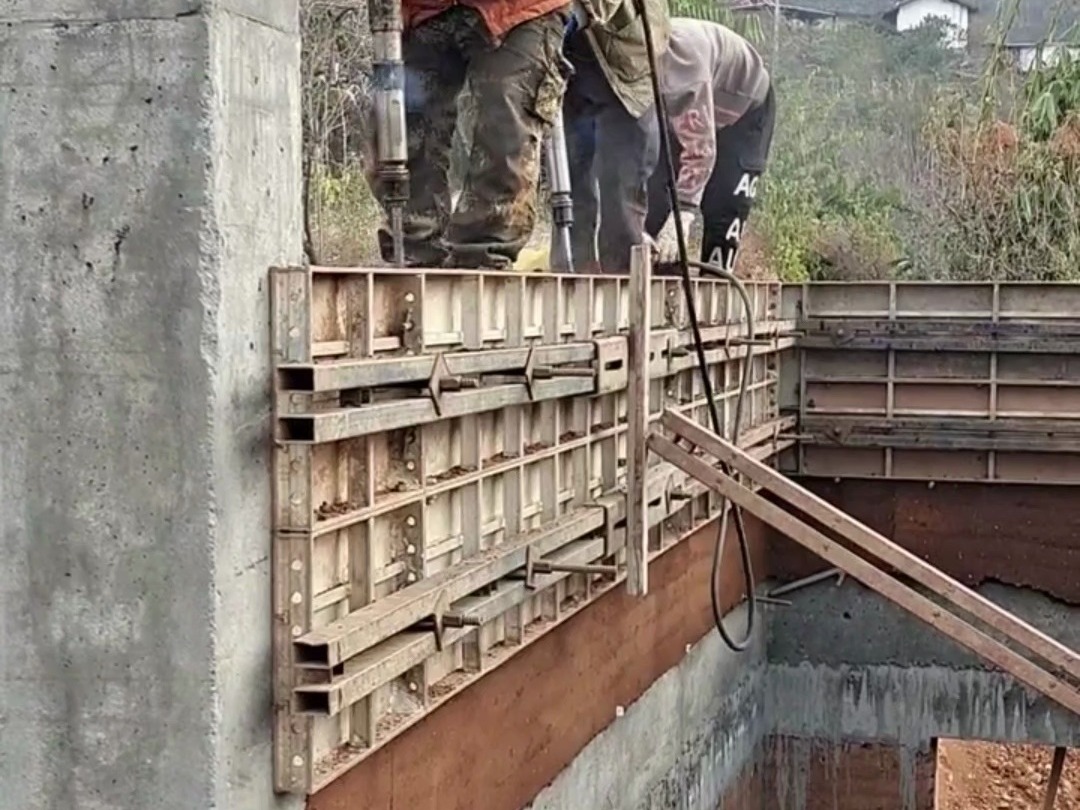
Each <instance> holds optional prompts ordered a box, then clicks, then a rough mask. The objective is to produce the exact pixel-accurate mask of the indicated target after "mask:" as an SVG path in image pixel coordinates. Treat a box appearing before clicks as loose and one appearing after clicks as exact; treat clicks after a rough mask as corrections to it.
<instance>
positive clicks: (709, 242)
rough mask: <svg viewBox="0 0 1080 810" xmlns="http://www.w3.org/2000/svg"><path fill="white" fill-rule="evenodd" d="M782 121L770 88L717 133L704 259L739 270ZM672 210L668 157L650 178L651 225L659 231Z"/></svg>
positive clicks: (705, 200)
mask: <svg viewBox="0 0 1080 810" xmlns="http://www.w3.org/2000/svg"><path fill="white" fill-rule="evenodd" d="M775 122H776V99H775V97H774V96H773V91H772V88H771V87H770V88H769V92H768V94H767V95H766V96H765V100H764V101H763V102H762V103H761V104H760V105H758V106H757V107H756V108H754V109H752V110H750V111H748V112H747V113H746V115H744V116H743V117H742V118H740V119H739V120H738V121H736V122H735V123H734V124H732V125H731V126H729V127H725V128H724V129H721V130H718V131H717V133H716V165H715V166H714V167H713V172H712V175H711V176H710V177H709V182H708V183H707V184H706V185H705V194H704V196H702V198H701V217H702V220H703V223H704V233H703V234H702V238H701V261H703V262H709V263H710V264H719V265H720V266H722V267H724V268H726V269H728V270H733V269H734V267H735V259H736V256H737V254H738V252H739V242H740V240H741V238H742V234H743V231H744V230H745V229H746V220H747V219H748V218H749V216H750V209H751V208H752V207H753V205H754V198H755V197H756V196H757V185H758V178H759V177H761V173H762V172H763V171H764V170H765V164H766V163H767V162H768V159H769V147H770V146H771V145H772V136H773V126H774V124H775ZM671 146H672V149H673V151H674V153H673V154H672V158H673V159H674V162H675V171H676V173H678V171H679V156H680V153H681V150H680V149H679V145H678V141H676V140H675V136H674V134H673V135H672V137H671ZM670 214H671V200H670V198H669V197H668V189H667V171H666V169H665V166H664V162H663V161H660V165H659V166H658V167H657V169H656V171H654V172H653V174H652V177H651V178H650V179H649V214H648V217H646V220H645V230H646V231H648V233H649V235H650V236H652V237H655V236H656V235H657V234H658V233H659V232H660V229H661V228H663V227H664V223H665V222H667V219H668V216H669V215H670Z"/></svg>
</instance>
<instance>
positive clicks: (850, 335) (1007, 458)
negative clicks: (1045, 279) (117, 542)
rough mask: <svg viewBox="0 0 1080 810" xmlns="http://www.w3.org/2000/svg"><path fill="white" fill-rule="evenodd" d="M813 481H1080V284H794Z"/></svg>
mask: <svg viewBox="0 0 1080 810" xmlns="http://www.w3.org/2000/svg"><path fill="white" fill-rule="evenodd" d="M783 311H784V314H785V317H789V318H793V319H795V320H797V322H798V329H799V340H798V343H799V349H798V352H797V354H796V355H795V356H794V357H792V358H791V361H789V364H788V365H785V368H784V369H783V378H784V379H783V383H782V389H783V390H782V394H781V398H782V400H783V404H784V406H785V411H786V412H789V413H797V414H798V417H799V433H800V439H801V441H800V444H799V450H798V452H797V453H796V454H789V458H790V459H792V460H793V462H792V463H791V464H788V465H786V466H785V468H784V469H786V470H788V471H790V472H797V473H799V474H802V475H807V476H822V477H845V478H852V477H855V478H858V477H866V478H877V477H882V478H894V479H913V480H929V481H935V480H937V481H944V480H953V481H996V482H1008V483H1059V484H1075V483H1077V482H1080V456H1077V455H1076V453H1077V451H1078V450H1080V285H1076V284H1041V283H991V282H986V283H921V282H865V283H813V284H803V285H790V286H785V289H784V292H783Z"/></svg>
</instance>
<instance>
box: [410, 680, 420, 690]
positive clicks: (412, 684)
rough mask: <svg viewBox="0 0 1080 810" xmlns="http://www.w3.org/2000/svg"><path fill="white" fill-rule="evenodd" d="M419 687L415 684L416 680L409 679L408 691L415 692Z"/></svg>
mask: <svg viewBox="0 0 1080 810" xmlns="http://www.w3.org/2000/svg"><path fill="white" fill-rule="evenodd" d="M419 688H420V687H419V686H417V685H416V681H409V691H410V692H415V691H416V690H417V689H419Z"/></svg>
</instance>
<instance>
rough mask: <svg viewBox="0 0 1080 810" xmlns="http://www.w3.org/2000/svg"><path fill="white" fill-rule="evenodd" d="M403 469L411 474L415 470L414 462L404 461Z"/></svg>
mask: <svg viewBox="0 0 1080 810" xmlns="http://www.w3.org/2000/svg"><path fill="white" fill-rule="evenodd" d="M405 469H406V470H408V471H409V472H412V471H413V470H415V469H416V462H415V461H406V462H405Z"/></svg>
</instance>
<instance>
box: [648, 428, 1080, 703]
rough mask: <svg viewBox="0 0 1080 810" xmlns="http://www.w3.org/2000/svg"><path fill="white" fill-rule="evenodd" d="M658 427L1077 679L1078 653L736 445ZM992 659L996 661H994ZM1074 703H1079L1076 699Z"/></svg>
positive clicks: (693, 432)
mask: <svg viewBox="0 0 1080 810" xmlns="http://www.w3.org/2000/svg"><path fill="white" fill-rule="evenodd" d="M663 425H664V427H665V428H667V429H668V430H670V431H671V432H672V433H673V434H675V435H676V436H679V437H680V438H684V439H686V440H687V441H690V442H692V443H693V444H696V445H697V446H698V447H700V448H701V449H703V450H705V451H706V452H708V453H711V454H712V455H714V456H716V457H717V458H718V459H720V460H721V461H725V462H727V463H728V464H730V465H731V466H732V467H734V468H735V469H736V470H738V471H739V472H741V473H742V474H743V475H745V476H747V477H748V478H750V479H751V480H752V481H754V482H755V483H756V484H758V485H759V486H761V487H763V488H764V489H766V490H768V491H769V492H770V493H772V494H773V495H775V496H777V497H779V498H780V499H782V500H783V501H785V502H786V503H788V504H789V505H791V506H793V507H795V508H796V509H798V510H800V511H801V512H804V513H805V514H807V515H809V516H810V517H811V518H813V519H814V520H817V521H819V522H820V523H821V524H822V525H824V526H826V527H827V528H829V529H832V530H833V531H836V532H837V533H838V534H840V535H841V536H842V537H843V538H844V539H846V540H848V541H850V542H851V543H853V544H855V545H856V546H858V547H859V548H861V549H863V550H864V551H867V552H869V553H870V554H872V555H874V556H875V557H877V558H879V559H880V560H882V561H883V562H885V563H886V564H887V565H890V566H892V567H893V568H895V569H896V570H897V571H900V572H901V573H903V574H905V575H906V576H909V577H911V578H912V579H913V580H914V581H915V582H917V583H919V584H920V585H922V586H924V587H926V588H928V589H929V590H931V591H933V592H934V593H936V594H938V595H939V596H941V597H942V598H944V599H946V600H947V601H949V602H951V603H952V604H954V605H956V606H957V607H959V608H961V609H963V610H965V611H967V612H968V613H970V614H971V615H973V616H975V617H976V618H978V619H979V620H981V621H983V622H985V623H986V624H987V625H989V626H990V627H992V628H994V629H995V630H997V631H998V632H1000V633H1002V634H1004V635H1006V636H1007V637H1008V638H1010V639H1011V640H1013V641H1015V642H1017V643H1018V644H1022V645H1023V646H1025V647H1026V648H1028V649H1029V650H1031V651H1032V652H1034V653H1035V654H1037V655H1039V656H1040V657H1042V658H1044V659H1045V660H1046V661H1048V662H1050V663H1051V664H1053V665H1054V666H1057V667H1060V668H1061V669H1062V670H1063V671H1064V672H1066V673H1069V674H1070V675H1071V676H1072V677H1080V654H1078V653H1076V652H1075V651H1073V650H1071V649H1069V648H1068V647H1066V646H1065V645H1064V644H1062V643H1060V642H1059V641H1056V640H1055V639H1053V638H1051V637H1050V636H1048V635H1046V634H1045V633H1043V632H1041V631H1040V630H1038V629H1037V628H1035V627H1033V626H1031V625H1030V624H1028V623H1027V622H1025V621H1023V620H1022V619H1020V618H1019V617H1017V616H1015V615H1014V614H1012V613H1009V612H1008V611H1007V610H1004V609H1002V608H1001V607H999V606H998V605H996V604H994V603H993V602H992V601H990V600H989V599H987V598H985V597H984V596H981V595H980V594H978V593H976V592H975V591H973V590H971V589H970V588H968V587H967V586H965V585H964V584H962V583H960V582H958V581H957V580H955V579H953V578H952V577H950V576H948V575H947V574H945V573H943V572H942V571H940V570H939V569H937V568H935V567H934V566H932V565H930V564H929V563H927V562H926V561H925V560H923V559H922V558H921V557H918V556H917V555H915V554H912V553H911V552H910V551H908V550H907V549H905V548H903V547H902V546H899V545H897V544H896V543H894V542H893V541H891V540H889V539H888V538H887V537H885V536H884V535H882V534H879V533H878V532H875V531H874V530H873V529H871V528H869V527H867V526H865V525H864V524H862V523H860V522H859V521H857V520H855V519H854V518H853V517H851V516H850V515H848V514H846V513H844V512H843V511H841V510H840V509H838V508H837V507H835V506H833V505H832V504H830V503H829V502H828V501H826V500H824V499H822V498H819V497H818V496H816V495H814V494H813V493H812V492H810V491H809V490H807V489H804V488H803V487H800V486H799V485H798V484H796V483H794V482H793V481H791V480H790V479H788V478H787V477H786V476H784V475H782V474H781V473H778V472H776V471H775V470H773V469H772V468H770V467H768V466H766V465H764V464H761V463H760V462H758V461H756V460H754V459H752V458H749V457H747V455H746V454H745V453H743V452H741V451H740V450H739V449H738V448H736V447H734V446H733V445H731V444H730V443H728V442H726V441H724V440H723V439H721V438H720V437H719V436H716V435H715V434H713V433H710V432H709V431H706V430H704V429H703V428H701V427H700V426H699V425H697V424H696V423H695V422H692V421H690V420H689V419H686V418H685V417H683V416H681V415H679V414H676V413H665V414H664V419H663ZM811 550H813V549H811ZM840 567H841V568H843V567H844V566H840ZM849 573H852V575H853V576H855V574H854V572H851V571H849ZM995 663H998V662H997V661H995ZM1078 697H1080V694H1078ZM1077 706H1080V702H1078V703H1077Z"/></svg>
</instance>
